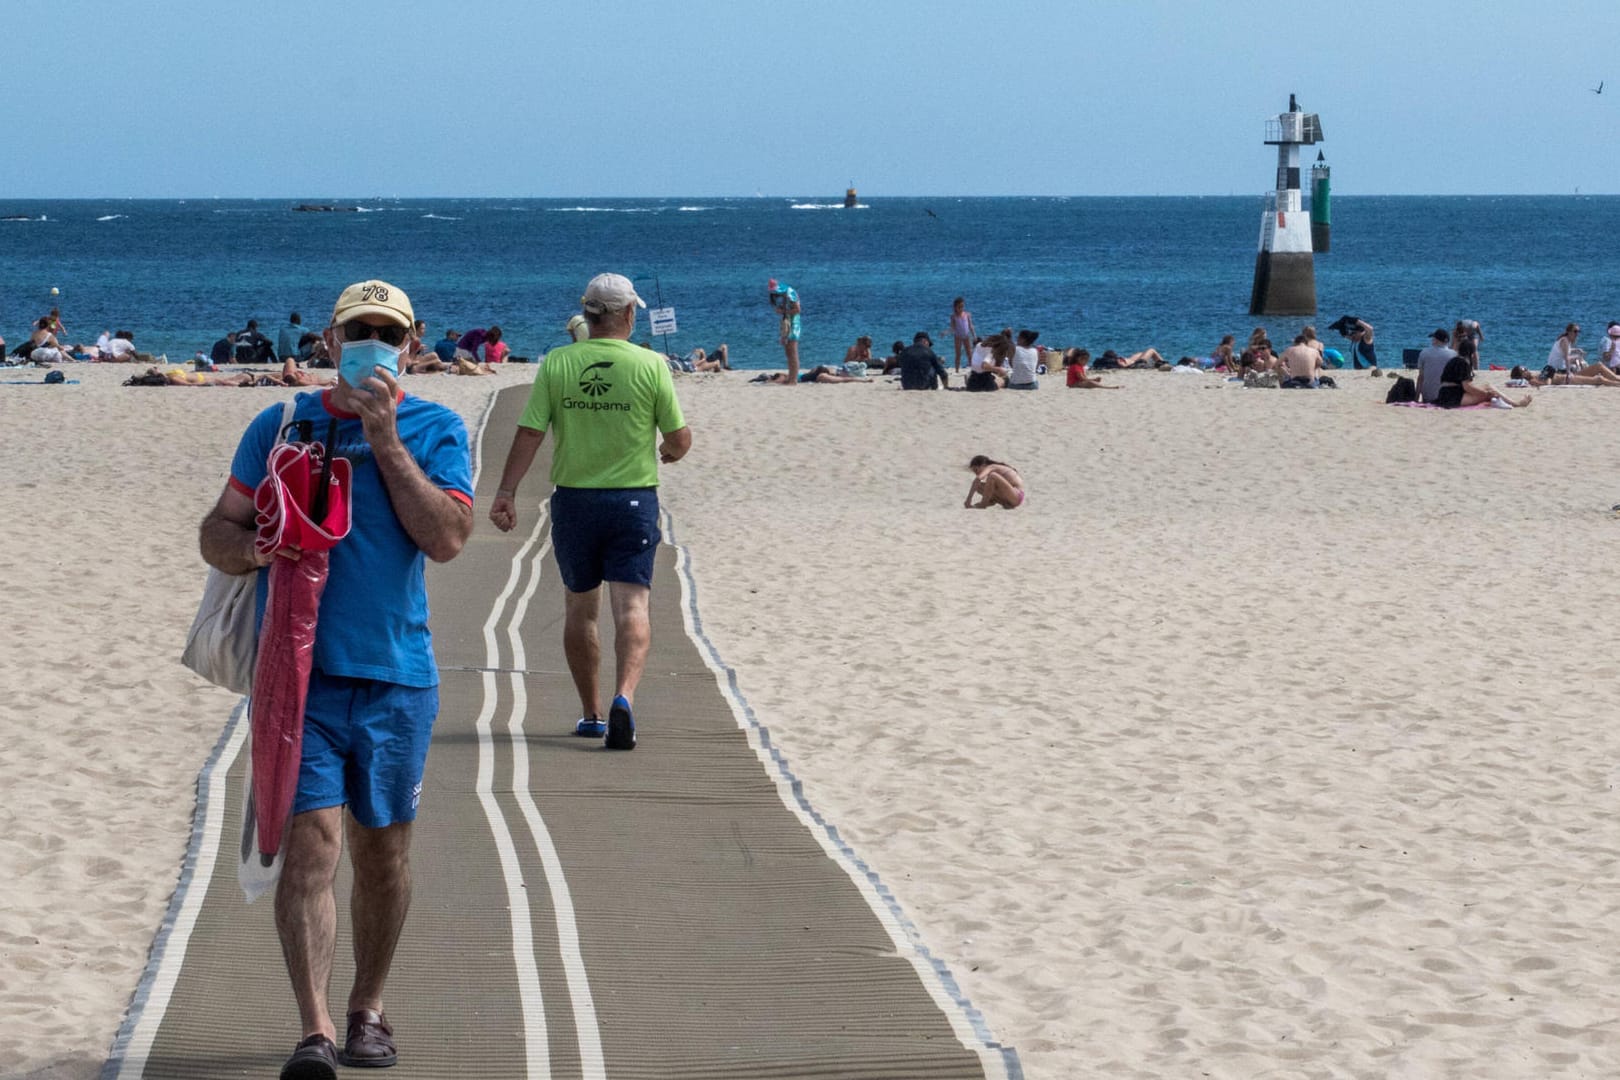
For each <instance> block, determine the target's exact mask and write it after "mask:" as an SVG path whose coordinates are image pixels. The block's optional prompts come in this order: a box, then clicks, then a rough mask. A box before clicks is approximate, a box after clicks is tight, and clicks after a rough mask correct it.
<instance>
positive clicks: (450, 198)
mask: <svg viewBox="0 0 1620 1080" xmlns="http://www.w3.org/2000/svg"><path fill="white" fill-rule="evenodd" d="M1269 194H1271V192H1270V191H1254V192H1227V193H1226V194H1224V195H1222V194H1214V193H1211V192H1184V193H1180V194H1173V195H1171V194H1157V195H1126V194H1112V195H1101V194H1087V195H1077V194H1071V195H1064V194H1028V193H1025V194H1004V195H949V194H938V193H933V194H920V195H905V194H885V195H858V198H860V199H861V201H863V202H865V201H866V200H867V199H1250V198H1264V197H1265V196H1266V195H1269ZM1616 195H1620V192H1610V191H1597V192H1587V191H1518V192H1507V191H1471V192H1427V193H1423V192H1377V191H1363V192H1355V193H1346V192H1342V191H1335V192H1334V193H1333V198H1335V199H1545V198H1572V199H1589V198H1613V197H1615V196H1616ZM842 198H843V195H842V193H836V194H827V193H808V194H807V193H798V194H772V195H761V194H757V193H756V194H753V195H715V194H709V195H690V194H686V195H376V194H372V195H322V196H308V195H11V196H3V197H0V207H3V206H5V205H6V204H7V203H10V202H227V201H239V202H293V203H306V204H310V205H330V204H334V203H337V202H343V203H353V202H361V201H372V202H403V201H405V200H412V201H437V202H454V201H467V200H475V199H476V200H481V201H491V200H496V199H512V200H516V201H520V202H561V201H566V200H572V201H581V200H589V199H612V200H620V201H626V200H636V201H655V200H659V201H675V200H692V199H719V200H724V201H728V202H765V201H770V200H775V199H839V200H841V199H842Z"/></svg>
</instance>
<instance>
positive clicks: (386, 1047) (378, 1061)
mask: <svg viewBox="0 0 1620 1080" xmlns="http://www.w3.org/2000/svg"><path fill="white" fill-rule="evenodd" d="M337 1059H338V1063H339V1064H341V1065H346V1066H348V1067H349V1068H351V1069H386V1068H388V1066H390V1065H392V1064H394V1062H396V1061H398V1060H399V1054H398V1053H396V1052H395V1050H394V1029H393V1028H392V1027H390V1026H389V1025H388V1020H387V1019H386V1018H385V1017H384V1016H383V1014H382V1013H380V1012H376V1011H375V1010H372V1009H356V1010H355V1011H354V1012H352V1013H350V1014H349V1031H348V1035H347V1036H346V1037H345V1038H344V1040H343V1052H342V1053H341V1054H339V1055H338V1056H337Z"/></svg>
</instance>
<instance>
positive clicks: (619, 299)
mask: <svg viewBox="0 0 1620 1080" xmlns="http://www.w3.org/2000/svg"><path fill="white" fill-rule="evenodd" d="M631 304H634V305H636V307H639V308H644V307H646V306H647V302H646V301H645V300H643V299H642V298H641V297H639V296H637V295H636V287H635V286H634V285H632V284H630V279H629V278H627V277H625V276H624V275H623V274H597V275H596V276H595V277H593V278H591V283H590V284H589V285H587V286H585V295H584V296H582V297H580V298H579V306H580V307H582V308H584V309H585V310H586V311H589V312H590V313H591V314H593V315H600V314H601V313H602V312H604V311H623V310H624V309H625V308H627V307H629V306H630V305H631Z"/></svg>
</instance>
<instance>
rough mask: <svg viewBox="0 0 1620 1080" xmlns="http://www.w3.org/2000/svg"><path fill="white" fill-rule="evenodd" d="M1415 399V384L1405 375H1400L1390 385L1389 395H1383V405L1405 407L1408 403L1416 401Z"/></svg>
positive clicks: (1416, 396) (1416, 397)
mask: <svg viewBox="0 0 1620 1080" xmlns="http://www.w3.org/2000/svg"><path fill="white" fill-rule="evenodd" d="M1417 399H1418V395H1417V383H1415V382H1413V381H1412V380H1411V379H1409V378H1407V377H1406V376H1405V375H1401V376H1399V377H1398V378H1396V380H1395V381H1394V382H1393V383H1391V384H1390V386H1389V393H1387V394H1385V395H1384V404H1385V405H1405V404H1407V403H1409V402H1413V401H1416V400H1417Z"/></svg>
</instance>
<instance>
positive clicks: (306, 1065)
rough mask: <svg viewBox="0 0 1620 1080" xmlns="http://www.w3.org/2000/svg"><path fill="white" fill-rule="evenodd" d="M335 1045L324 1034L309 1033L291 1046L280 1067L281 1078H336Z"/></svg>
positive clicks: (326, 1079)
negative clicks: (290, 1051) (290, 1054)
mask: <svg viewBox="0 0 1620 1080" xmlns="http://www.w3.org/2000/svg"><path fill="white" fill-rule="evenodd" d="M337 1061H338V1055H337V1047H335V1046H333V1045H332V1040H331V1039H328V1038H327V1037H326V1036H325V1035H311V1036H310V1037H309V1038H307V1039H305V1040H304V1041H303V1042H301V1043H299V1044H298V1045H297V1046H296V1047H294V1048H293V1052H292V1057H290V1058H288V1059H287V1063H286V1064H285V1065H283V1066H282V1067H281V1080H336V1077H337Z"/></svg>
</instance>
